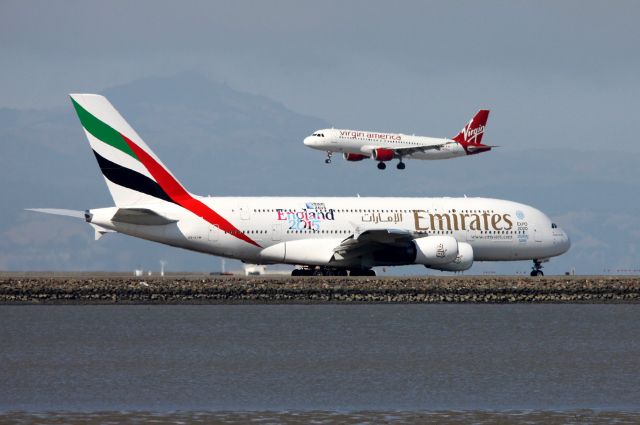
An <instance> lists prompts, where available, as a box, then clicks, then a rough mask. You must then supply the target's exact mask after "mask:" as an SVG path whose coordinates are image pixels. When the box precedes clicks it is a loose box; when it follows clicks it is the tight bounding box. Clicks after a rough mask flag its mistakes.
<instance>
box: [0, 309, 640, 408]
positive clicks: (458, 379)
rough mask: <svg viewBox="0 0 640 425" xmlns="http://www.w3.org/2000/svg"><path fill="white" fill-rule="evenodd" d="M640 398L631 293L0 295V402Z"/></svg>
mask: <svg viewBox="0 0 640 425" xmlns="http://www.w3.org/2000/svg"><path fill="white" fill-rule="evenodd" d="M584 408H589V409H596V410H604V411H620V412H622V411H627V412H629V411H631V412H638V411H640V305H211V306H0V411H1V412H9V411H22V412H44V411H72V412H98V411H120V412H121V411H148V412H175V411H191V412H196V411H209V412H210V411H311V410H320V411H331V412H354V411H371V410H375V411H424V410H428V411H436V410H438V411H451V410H454V411H459V410H471V411H509V410H545V411H568V410H576V409H584Z"/></svg>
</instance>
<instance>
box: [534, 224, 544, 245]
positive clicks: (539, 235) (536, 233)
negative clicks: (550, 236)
mask: <svg viewBox="0 0 640 425" xmlns="http://www.w3.org/2000/svg"><path fill="white" fill-rule="evenodd" d="M533 240H534V241H536V242H542V232H541V231H540V230H539V229H538V227H537V226H536V227H534V228H533Z"/></svg>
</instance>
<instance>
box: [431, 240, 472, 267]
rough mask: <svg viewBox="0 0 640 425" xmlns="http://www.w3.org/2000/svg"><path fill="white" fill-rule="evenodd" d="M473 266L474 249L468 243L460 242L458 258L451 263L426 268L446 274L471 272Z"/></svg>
mask: <svg viewBox="0 0 640 425" xmlns="http://www.w3.org/2000/svg"><path fill="white" fill-rule="evenodd" d="M472 265H473V248H472V247H471V245H469V244H468V243H466V242H458V256H457V257H456V258H455V259H454V260H453V261H452V262H450V263H447V264H442V265H436V266H425V267H429V268H430V269H436V270H442V271H444V272H461V271H464V270H469V269H470V268H471V266H472Z"/></svg>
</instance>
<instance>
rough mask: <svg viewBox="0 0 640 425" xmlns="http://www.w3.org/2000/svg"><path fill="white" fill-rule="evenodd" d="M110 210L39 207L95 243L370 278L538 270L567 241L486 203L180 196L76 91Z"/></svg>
mask: <svg viewBox="0 0 640 425" xmlns="http://www.w3.org/2000/svg"><path fill="white" fill-rule="evenodd" d="M71 100H72V103H73V106H74V108H75V110H76V112H77V114H78V117H79V118H80V122H81V124H82V127H83V128H84V131H85V134H86V136H87V138H88V139H89V145H90V146H91V149H92V150H93V154H94V155H95V158H96V159H97V161H98V165H99V166H100V169H101V171H102V174H103V175H104V178H105V181H106V184H107V187H108V189H109V192H110V193H111V196H112V197H113V200H114V203H115V206H113V207H107V208H92V209H88V210H86V211H73V210H59V209H35V211H38V212H45V213H51V214H59V215H67V216H72V217H78V218H84V220H86V221H87V222H88V223H89V224H90V225H91V226H92V227H93V228H94V230H95V234H96V239H98V238H100V237H101V236H102V235H104V234H105V233H110V232H118V233H124V234H126V235H130V236H134V237H138V238H142V239H146V240H150V241H154V242H159V243H163V244H167V245H171V246H175V247H179V248H184V249H189V250H192V251H198V252H203V253H207V254H212V255H218V256H222V257H229V258H236V259H239V260H242V261H244V262H250V263H258V264H273V263H286V264H292V265H296V266H299V267H298V268H296V269H295V270H294V271H293V273H292V274H293V275H294V276H300V275H311V274H316V275H341V276H346V275H347V274H350V275H352V276H356V275H368V276H370V275H375V273H374V271H373V270H372V267H376V266H401V265H408V264H422V265H424V266H426V267H428V268H432V269H437V270H445V271H463V270H467V269H469V268H470V267H471V265H472V264H473V262H474V261H519V260H533V262H534V267H533V271H532V272H531V273H532V275H541V274H542V271H541V267H542V262H543V261H545V260H547V259H549V258H550V257H554V256H557V255H560V254H562V253H564V252H566V251H567V250H568V249H569V245H570V243H569V238H568V237H567V235H566V233H565V232H563V231H562V230H561V229H560V228H558V226H556V225H555V224H554V223H552V222H551V220H549V218H548V217H547V216H546V215H544V214H543V213H542V212H540V211H539V210H537V209H535V208H532V207H530V206H527V205H523V204H519V203H516V202H510V201H503V200H498V199H487V198H466V197H465V198H360V197H356V198H354V197H350V198H349V197H344V198H329V197H319V196H307V197H300V198H292V197H203V196H197V195H194V194H192V193H190V192H189V191H187V189H185V187H184V186H182V185H181V184H180V183H179V182H178V180H177V179H176V178H175V177H174V175H173V174H172V173H171V172H170V171H169V170H168V169H167V167H165V165H164V164H163V163H162V162H161V161H160V159H159V158H158V157H157V156H156V155H155V154H154V153H153V152H152V151H151V149H149V147H148V146H147V145H146V144H145V143H144V142H143V141H142V138H140V136H139V135H138V134H137V133H136V132H135V131H134V130H133V128H131V127H130V126H129V124H128V123H127V122H126V121H125V120H124V119H123V118H122V116H121V115H120V114H119V113H118V112H117V111H116V110H115V109H114V107H113V106H112V105H111V103H109V101H108V100H107V99H106V98H104V97H103V96H99V95H94V94H72V95H71Z"/></svg>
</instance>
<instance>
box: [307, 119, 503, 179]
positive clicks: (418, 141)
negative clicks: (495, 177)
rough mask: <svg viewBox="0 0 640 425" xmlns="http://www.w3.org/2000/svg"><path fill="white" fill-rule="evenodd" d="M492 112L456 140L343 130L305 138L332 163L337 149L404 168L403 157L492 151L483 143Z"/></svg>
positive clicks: (350, 156)
mask: <svg viewBox="0 0 640 425" xmlns="http://www.w3.org/2000/svg"><path fill="white" fill-rule="evenodd" d="M488 118H489V111H488V110H486V109H481V110H479V111H478V113H477V114H476V115H475V116H474V117H473V118H471V120H470V121H469V122H468V123H467V125H465V126H464V128H463V129H462V130H460V133H458V135H457V136H456V137H454V138H453V139H443V138H434V137H423V136H410V135H406V134H402V133H379V132H376V131H360V130H340V129H335V128H326V129H324V130H316V131H314V132H313V134H312V135H311V136H308V137H306V138H305V139H304V144H305V145H306V146H309V147H310V148H313V149H318V150H321V151H325V152H327V158H326V159H325V160H324V162H326V163H327V164H330V163H331V157H332V156H333V154H334V152H340V153H342V154H343V155H344V159H346V160H347V161H362V160H363V159H365V158H371V159H373V160H374V161H378V169H380V170H384V169H385V168H387V165H386V164H385V162H387V161H391V160H393V159H397V160H398V165H397V167H398V169H399V170H404V168H405V163H404V162H403V159H405V158H411V159H449V158H455V157H458V156H466V155H475V154H477V153H481V152H487V151H490V150H491V148H492V147H495V146H490V145H483V144H482V143H481V141H482V136H483V135H484V129H485V126H486V125H487V119H488Z"/></svg>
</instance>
